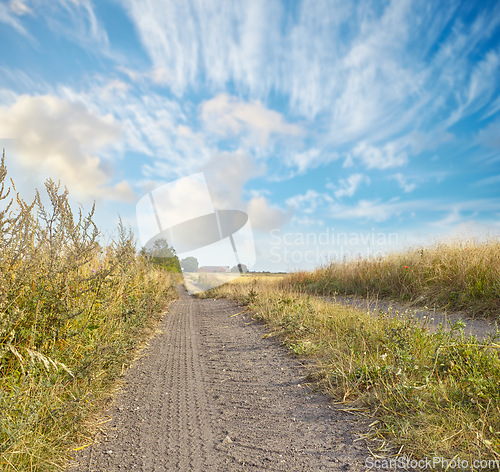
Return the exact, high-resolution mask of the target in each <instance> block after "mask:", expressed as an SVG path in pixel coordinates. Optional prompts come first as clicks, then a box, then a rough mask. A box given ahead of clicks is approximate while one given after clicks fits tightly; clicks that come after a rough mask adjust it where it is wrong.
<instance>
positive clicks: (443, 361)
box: [205, 277, 500, 463]
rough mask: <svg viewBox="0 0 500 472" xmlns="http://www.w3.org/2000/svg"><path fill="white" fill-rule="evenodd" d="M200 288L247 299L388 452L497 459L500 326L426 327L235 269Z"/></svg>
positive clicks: (325, 388) (320, 384)
mask: <svg viewBox="0 0 500 472" xmlns="http://www.w3.org/2000/svg"><path fill="white" fill-rule="evenodd" d="M292 280H293V279H292ZM205 296H209V297H213V296H218V297H231V298H234V299H237V300H239V301H240V302H242V303H245V304H247V305H248V307H249V308H250V309H251V310H252V311H253V312H254V317H255V318H256V319H258V320H261V321H263V322H265V323H267V324H268V325H269V327H270V329H271V332H272V334H273V335H275V336H278V337H279V338H280V339H281V340H282V341H283V343H284V344H285V345H287V346H288V347H289V348H290V350H291V351H292V352H293V353H294V354H295V355H298V356H302V357H304V356H305V357H308V358H310V359H311V360H313V364H314V365H315V366H316V367H314V368H311V372H310V381H311V382H313V384H314V385H316V386H317V387H318V388H321V389H322V390H323V391H325V392H327V393H328V394H329V395H330V396H331V397H332V399H333V400H334V401H335V402H336V403H339V404H341V405H343V407H344V408H349V409H356V410H358V411H362V412H363V413H364V414H365V415H368V416H370V417H372V420H371V424H372V429H371V432H370V434H369V437H371V438H382V439H381V440H387V441H389V444H391V446H392V448H393V449H392V453H394V452H397V451H399V452H400V454H406V455H408V456H410V457H413V458H423V457H444V458H448V459H452V458H453V457H456V456H459V457H461V458H462V459H468V460H469V461H470V463H472V460H473V459H483V460H484V459H498V460H500V382H499V379H500V357H499V354H500V344H499V342H498V340H499V337H500V333H496V334H495V335H492V336H491V339H490V340H488V341H482V342H479V341H478V340H477V339H476V338H474V337H466V336H465V335H464V334H463V330H462V325H461V323H457V324H456V325H454V326H453V329H452V331H451V332H445V331H444V330H438V332H436V333H434V334H429V333H427V332H426V331H425V330H424V329H423V328H422V326H420V325H418V324H417V322H416V321H414V320H413V321H412V320H408V321H401V320H397V319H394V318H392V317H389V316H387V315H384V314H380V316H373V315H368V314H367V313H366V312H363V311H359V310H357V309H355V308H348V307H345V306H341V305H337V304H334V303H330V302H327V301H325V300H322V299H320V298H316V297H311V296H309V295H307V294H304V293H303V292H302V293H301V292H299V291H297V289H296V285H295V284H294V283H291V282H290V279H289V278H286V277H285V278H282V279H281V280H278V281H276V280H271V281H268V280H266V278H259V277H253V278H250V277H248V278H245V277H242V278H240V279H237V280H236V281H234V282H233V283H230V284H226V285H224V286H221V287H218V288H216V289H214V290H212V291H210V292H208V293H206V294H205ZM380 453H381V454H388V452H387V450H385V452H384V451H382V452H380Z"/></svg>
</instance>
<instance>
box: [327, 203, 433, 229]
mask: <svg viewBox="0 0 500 472" xmlns="http://www.w3.org/2000/svg"><path fill="white" fill-rule="evenodd" d="M429 207H432V203H431V202H426V201H422V200H414V201H400V200H398V199H393V200H390V201H388V202H382V201H381V200H380V199H377V200H360V201H359V202H358V203H357V204H356V205H353V206H351V205H341V204H334V205H332V206H331V208H330V214H331V217H332V218H338V219H353V218H354V219H363V220H367V221H375V222H377V223H380V222H382V221H387V220H389V219H390V218H392V217H394V216H397V217H398V216H410V217H411V216H412V214H413V212H415V211H417V210H420V209H427V208H429Z"/></svg>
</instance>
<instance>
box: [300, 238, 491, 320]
mask: <svg viewBox="0 0 500 472" xmlns="http://www.w3.org/2000/svg"><path fill="white" fill-rule="evenodd" d="M290 280H291V283H293V284H294V285H296V286H297V287H300V288H301V289H303V290H306V291H308V292H309V293H315V294H321V295H332V294H355V295H361V296H367V295H368V296H371V297H378V298H384V297H385V298H392V299H395V300H402V301H407V302H412V303H414V304H418V305H421V306H432V307H438V308H446V309H450V310H466V311H467V312H468V313H469V314H470V315H472V316H478V317H490V318H491V317H492V318H498V317H499V316H500V239H499V238H491V239H489V240H487V241H474V240H471V241H457V242H453V243H446V244H445V243H439V244H436V245H434V246H430V247H422V248H418V249H410V250H408V251H406V252H400V253H394V254H391V255H389V256H386V257H384V258H379V259H365V260H359V261H348V262H342V263H332V264H330V265H328V266H326V267H323V268H320V269H318V270H316V271H313V272H299V273H296V274H293V275H291V279H290Z"/></svg>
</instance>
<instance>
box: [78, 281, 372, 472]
mask: <svg viewBox="0 0 500 472" xmlns="http://www.w3.org/2000/svg"><path fill="white" fill-rule="evenodd" d="M265 333H266V331H265V329H264V328H263V327H262V326H261V325H260V324H258V323H256V322H253V321H252V319H251V318H250V316H249V315H248V314H246V313H244V312H243V308H242V307H238V306H237V305H235V303H234V302H231V301H228V300H212V299H206V300H197V299H194V298H192V297H190V296H189V295H188V294H187V293H186V292H185V290H183V289H182V290H181V291H180V300H178V301H176V302H174V303H173V304H172V305H171V307H170V309H169V312H168V313H167V314H166V315H165V316H164V319H163V321H162V324H161V333H158V334H157V335H156V336H154V337H153V339H152V340H151V341H150V343H149V346H148V347H147V348H146V349H144V351H143V352H142V356H141V357H140V358H139V359H138V360H137V361H136V362H134V364H133V365H132V367H131V368H130V369H129V370H128V371H127V372H126V374H125V376H124V385H123V388H122V389H121V392H120V393H119V394H118V395H117V396H116V398H115V400H114V402H113V405H112V406H111V408H110V410H109V411H108V414H109V415H110V416H111V418H112V419H111V421H110V422H109V423H108V425H107V429H106V431H105V432H104V433H105V434H102V435H100V437H99V438H97V441H96V443H95V444H94V445H93V446H92V447H88V448H86V449H84V450H83V451H80V454H79V456H78V457H77V464H78V465H77V466H76V467H74V468H72V469H71V470H73V471H75V470H76V471H79V472H80V471H81V472H84V471H85V472H89V471H92V472H104V471H105V472H114V471H127V472H128V471H136V470H137V471H144V472H150V471H175V472H187V471H201V470H203V471H214V472H225V471H249V472H250V471H252V472H253V471H285V470H286V471H307V472H311V471H322V470H332V471H333V470H344V471H345V470H350V471H358V470H365V467H364V462H365V459H366V458H367V457H368V455H369V451H368V450H367V449H366V446H365V445H364V443H363V441H355V440H356V438H357V433H359V432H365V431H366V424H363V423H362V422H360V421H357V420H356V419H355V418H354V417H353V416H352V415H350V414H348V413H346V412H343V411H340V410H338V409H335V408H334V407H333V406H332V405H331V404H330V402H329V400H328V399H327V398H326V397H325V396H323V395H320V394H317V393H314V392H312V391H311V390H310V389H309V388H308V387H307V386H306V385H304V378H305V375H306V371H305V368H304V367H302V366H301V365H300V364H299V363H298V361H297V360H295V359H293V358H292V357H290V356H289V355H288V353H287V351H286V350H285V349H284V348H283V347H281V346H280V345H279V344H278V343H277V342H276V341H275V340H274V339H272V338H264V337H263V336H264V334H265Z"/></svg>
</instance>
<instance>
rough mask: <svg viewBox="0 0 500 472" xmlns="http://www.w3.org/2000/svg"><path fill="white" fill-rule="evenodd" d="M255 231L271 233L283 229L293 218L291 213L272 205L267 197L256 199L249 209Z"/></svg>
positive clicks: (249, 204)
mask: <svg viewBox="0 0 500 472" xmlns="http://www.w3.org/2000/svg"><path fill="white" fill-rule="evenodd" d="M247 212H248V216H249V218H250V223H251V225H252V228H253V229H256V230H260V231H270V230H273V229H277V228H281V227H282V226H283V225H284V224H285V223H286V222H287V221H288V220H289V219H290V218H291V216H292V213H291V211H285V210H282V209H281V208H279V207H276V206H273V205H271V203H270V202H269V200H268V199H267V198H266V197H254V198H252V199H251V200H250V201H249V202H248V208H247Z"/></svg>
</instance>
